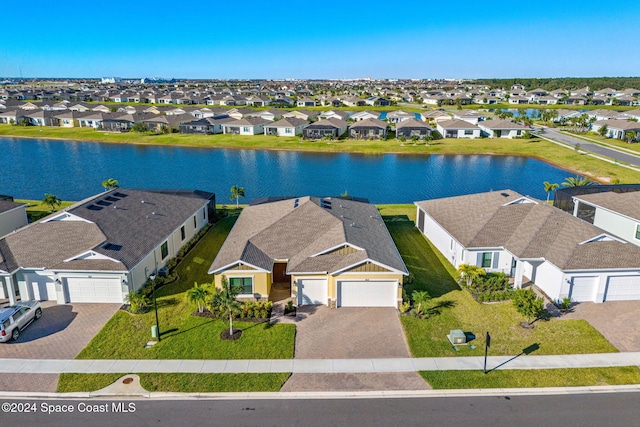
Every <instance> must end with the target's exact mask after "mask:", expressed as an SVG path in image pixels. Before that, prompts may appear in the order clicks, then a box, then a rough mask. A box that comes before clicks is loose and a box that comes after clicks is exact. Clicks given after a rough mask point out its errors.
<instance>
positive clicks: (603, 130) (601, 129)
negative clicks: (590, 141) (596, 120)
mask: <svg viewBox="0 0 640 427" xmlns="http://www.w3.org/2000/svg"><path fill="white" fill-rule="evenodd" d="M607 132H609V126H607V125H604V126H600V127H599V128H598V135H600V136H607Z"/></svg>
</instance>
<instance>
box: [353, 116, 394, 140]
mask: <svg viewBox="0 0 640 427" xmlns="http://www.w3.org/2000/svg"><path fill="white" fill-rule="evenodd" d="M388 126H389V125H388V124H387V123H386V122H383V121H382V120H378V119H365V120H358V121H357V122H355V123H353V124H352V125H351V126H349V137H350V138H354V139H385V138H386V137H387V128H388Z"/></svg>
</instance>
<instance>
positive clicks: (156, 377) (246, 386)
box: [57, 373, 290, 393]
mask: <svg viewBox="0 0 640 427" xmlns="http://www.w3.org/2000/svg"><path fill="white" fill-rule="evenodd" d="M123 376H124V375H123V374H62V375H60V380H59V381H58V389H57V392H58V393H69V392H82V391H84V392H87V391H95V390H100V389H102V388H104V387H106V386H108V385H110V384H112V383H114V382H115V381H117V380H118V379H119V378H121V377H123ZM139 376H140V384H141V385H142V387H143V388H144V389H145V390H147V391H151V392H178V393H196V392H201V393H212V392H217V393H225V392H277V391H280V388H282V385H283V384H284V383H285V382H286V381H287V379H288V378H289V376H290V374H288V373H277V374H139Z"/></svg>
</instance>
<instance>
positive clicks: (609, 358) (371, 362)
mask: <svg viewBox="0 0 640 427" xmlns="http://www.w3.org/2000/svg"><path fill="white" fill-rule="evenodd" d="M483 366H484V357H433V358H428V357H427V358H389V359H276V360H265V359H262V360H260V359H255V360H46V359H44V360H42V359H40V360H35V359H27V360H25V359H0V373H23V374H63V373H82V374H101V373H105V374H106V373H121V374H127V373H150V372H156V373H202V374H205V373H206V374H216V373H219V374H223V373H224V374H230V373H269V372H291V373H328V374H332V373H376V372H378V373H380V372H415V371H449V370H482V369H483ZM614 366H640V352H628V353H599V354H567V355H550V356H526V355H519V356H490V357H489V358H488V360H487V369H489V370H493V369H558V368H598V367H614Z"/></svg>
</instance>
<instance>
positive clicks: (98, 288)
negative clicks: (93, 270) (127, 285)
mask: <svg viewBox="0 0 640 427" xmlns="http://www.w3.org/2000/svg"><path fill="white" fill-rule="evenodd" d="M67 290H68V292H69V293H68V295H69V302H116V303H122V287H121V285H120V279H117V278H110V279H104V278H102V279H101V278H95V277H94V278H89V277H87V278H84V277H82V278H81V277H70V278H67Z"/></svg>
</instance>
